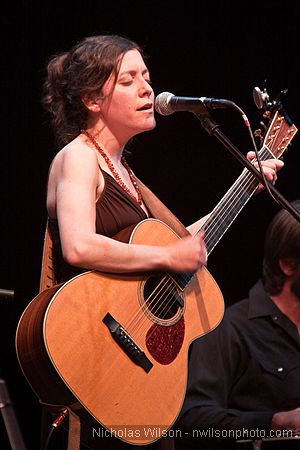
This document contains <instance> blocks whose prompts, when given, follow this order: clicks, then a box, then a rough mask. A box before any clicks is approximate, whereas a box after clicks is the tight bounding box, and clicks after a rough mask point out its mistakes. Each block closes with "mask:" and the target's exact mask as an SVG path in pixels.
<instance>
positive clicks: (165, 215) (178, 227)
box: [39, 179, 190, 450]
mask: <svg viewBox="0 0 300 450" xmlns="http://www.w3.org/2000/svg"><path fill="white" fill-rule="evenodd" d="M137 183H138V187H139V189H140V191H141V194H142V198H143V202H144V204H145V205H146V207H147V209H148V211H149V212H150V214H151V216H152V217H154V218H155V219H158V220H161V221H162V222H164V223H165V224H166V225H168V226H169V227H170V228H171V229H172V230H173V231H175V233H177V235H178V236H180V237H184V236H189V235H190V234H189V232H188V230H187V229H186V228H185V226H184V225H183V224H182V223H181V222H180V221H179V220H178V219H177V217H176V216H175V215H174V214H173V213H172V212H171V211H170V210H169V209H168V208H167V207H166V206H165V205H164V204H163V203H162V202H161V201H160V200H159V199H158V198H157V197H156V195H155V194H153V192H152V191H151V190H150V189H149V188H148V187H147V186H146V185H145V184H144V183H142V182H141V181H140V180H139V179H137ZM55 284H57V280H56V277H55V267H54V261H53V241H52V237H51V232H50V226H49V219H47V223H46V230H45V236H44V244H43V254H42V265H41V276H40V286H39V292H42V291H44V290H45V289H48V288H50V287H53V286H54V285H55ZM43 406H44V408H45V410H46V411H48V412H51V413H52V414H55V415H57V408H58V405H47V406H46V405H43ZM60 408H62V406H60ZM65 408H66V409H67V410H68V413H69V434H68V450H75V449H79V446H80V418H79V416H78V415H77V414H76V413H75V412H74V411H73V410H72V408H71V407H70V406H66V407H65ZM46 411H44V413H46ZM42 426H43V424H42ZM163 441H164V440H163ZM161 445H162V446H163V445H166V448H171V444H170V445H169V443H166V442H162V443H161ZM158 448H160V445H159V447H158Z"/></svg>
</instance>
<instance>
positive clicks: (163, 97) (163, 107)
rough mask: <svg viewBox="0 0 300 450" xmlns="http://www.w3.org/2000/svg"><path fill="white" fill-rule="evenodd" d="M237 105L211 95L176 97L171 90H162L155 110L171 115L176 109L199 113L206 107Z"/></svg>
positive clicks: (231, 106) (217, 107)
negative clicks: (210, 96)
mask: <svg viewBox="0 0 300 450" xmlns="http://www.w3.org/2000/svg"><path fill="white" fill-rule="evenodd" d="M235 107H236V105H235V103H234V102H232V101H230V100H225V99H218V98H209V97H176V95H174V94H172V93H171V92H162V93H161V94H159V95H158V96H157V97H156V99H155V110H156V111H157V112H158V113H159V114H161V115H163V116H169V115H170V114H173V113H174V112H176V111H190V112H194V113H197V112H201V111H203V109H204V108H208V109H220V108H221V109H223V108H235Z"/></svg>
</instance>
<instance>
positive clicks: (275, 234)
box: [263, 199, 300, 295]
mask: <svg viewBox="0 0 300 450" xmlns="http://www.w3.org/2000/svg"><path fill="white" fill-rule="evenodd" d="M292 206H294V208H295V209H296V210H297V211H299V212H300V199H299V200H295V201H294V202H292ZM281 259H290V260H292V261H295V263H297V264H299V262H300V223H299V222H298V221H297V220H296V219H295V218H294V217H293V216H292V215H291V214H290V213H289V212H288V211H286V210H285V209H283V210H281V211H279V212H278V213H277V214H276V216H275V217H274V218H273V220H272V221H271V223H270V225H269V227H268V228H267V232H266V237H265V244H264V260H263V279H264V284H265V289H266V291H267V292H268V293H269V294H270V295H276V294H279V293H280V292H281V290H282V287H283V284H284V281H285V279H286V276H285V274H284V273H283V272H282V270H281V268H280V265H279V261H280V260H281Z"/></svg>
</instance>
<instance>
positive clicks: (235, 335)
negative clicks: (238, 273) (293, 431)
mask: <svg viewBox="0 0 300 450" xmlns="http://www.w3.org/2000/svg"><path fill="white" fill-rule="evenodd" d="M299 406H300V340H299V334H298V331H297V328H296V326H295V325H294V324H293V323H292V322H291V321H290V320H289V319H288V318H287V317H286V316H285V315H284V314H283V313H282V312H281V311H280V310H279V309H278V308H277V306H276V305H275V304H274V303H273V301H272V300H271V299H270V297H269V296H268V295H267V294H266V292H265V290H264V288H263V284H262V282H261V281H259V282H258V283H257V284H256V285H255V286H254V287H253V288H252V289H251V291H250V293H249V298H247V299H245V300H242V301H241V302H238V303H236V304H234V305H232V306H230V307H229V308H228V309H227V310H226V312H225V315H224V319H223V321H222V322H221V324H220V325H219V326H218V327H217V328H216V329H215V330H214V331H212V332H211V333H209V334H207V335H206V336H204V337H202V338H200V339H198V340H197V341H195V342H194V343H193V344H192V347H191V351H190V359H189V379H188V388H187V396H186V400H185V403H184V405H183V408H182V411H181V413H180V415H179V420H178V423H177V424H176V426H175V427H174V428H175V429H180V430H181V435H182V436H183V437H184V440H180V441H179V443H180V444H181V445H182V443H184V446H188V444H191V445H194V446H195V447H197V449H198V448H199V449H200V448H202V447H201V442H206V445H204V447H212V446H211V445H207V442H210V444H211V443H212V442H213V440H212V439H210V438H213V437H214V438H217V439H216V442H222V443H223V444H225V441H224V438H225V437H228V436H229V435H228V431H229V430H231V433H236V434H234V435H233V434H232V435H231V436H230V437H233V436H234V439H233V440H232V441H235V440H236V438H239V437H241V438H244V439H246V438H247V433H248V436H250V432H251V437H253V433H254V432H257V431H258V430H265V431H262V433H264V432H265V433H266V435H267V434H268V432H269V431H270V429H271V421H272V416H273V414H274V413H275V412H277V411H284V410H289V409H294V408H297V407H299ZM195 430H196V431H195ZM197 430H198V431H197ZM201 430H202V431H205V430H206V432H207V434H206V436H207V437H208V438H209V439H208V441H207V440H205V441H203V440H200V441H199V440H198V439H197V440H196V441H195V439H192V436H194V437H195V436H198V438H199V436H200V431H201ZM247 430H248V431H247ZM251 430H254V431H251ZM260 436H264V434H260ZM219 437H222V439H221V440H220V439H219ZM178 445H179V444H178ZM298 445H299V447H300V443H298ZM179 448H180V446H179ZM224 448H225V447H224Z"/></svg>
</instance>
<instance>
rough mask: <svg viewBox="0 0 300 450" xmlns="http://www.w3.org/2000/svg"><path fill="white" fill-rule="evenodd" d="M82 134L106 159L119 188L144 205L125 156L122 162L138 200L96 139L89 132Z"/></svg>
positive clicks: (84, 131) (83, 131) (85, 131)
mask: <svg viewBox="0 0 300 450" xmlns="http://www.w3.org/2000/svg"><path fill="white" fill-rule="evenodd" d="M81 132H82V133H83V134H85V135H86V137H87V138H88V139H89V140H90V141H91V142H92V144H94V146H95V148H96V150H97V151H98V152H99V153H100V155H101V156H102V158H103V159H104V161H105V162H106V164H107V167H108V168H109V170H110V171H111V173H112V175H113V177H114V179H115V180H116V182H117V183H118V184H119V186H121V188H122V189H124V191H126V192H127V194H129V195H130V197H132V198H133V199H134V200H135V201H136V202H137V203H138V204H139V205H142V204H143V201H142V194H141V192H140V190H139V187H138V184H137V182H136V179H135V176H134V175H133V172H132V170H131V168H130V167H129V165H128V163H127V161H126V159H125V156H122V157H121V162H122V164H123V166H124V167H125V169H126V170H127V172H128V175H129V178H130V180H131V182H132V184H133V186H134V189H135V190H136V193H137V198H136V196H135V195H134V194H133V193H132V192H131V190H130V189H129V188H128V187H127V186H126V184H125V183H124V181H123V180H122V178H121V177H120V175H119V174H118V172H117V171H116V169H115V167H114V165H113V163H112V162H111V160H110V158H109V157H108V155H107V154H106V153H105V151H104V150H103V149H102V148H101V147H100V145H99V144H98V142H97V141H96V140H95V139H94V137H93V136H92V135H91V134H90V133H89V132H88V131H87V130H81Z"/></svg>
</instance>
